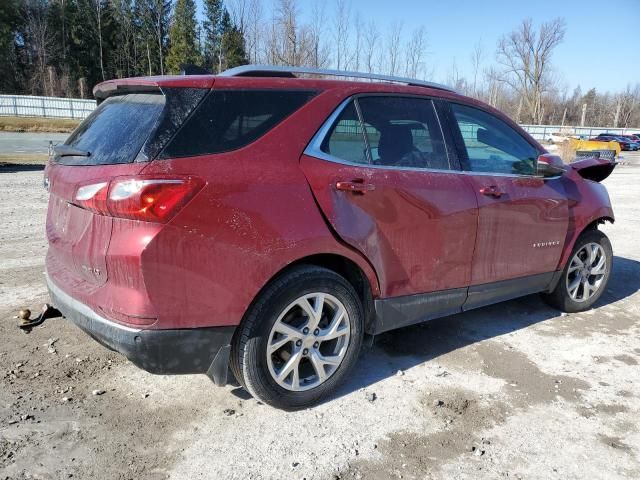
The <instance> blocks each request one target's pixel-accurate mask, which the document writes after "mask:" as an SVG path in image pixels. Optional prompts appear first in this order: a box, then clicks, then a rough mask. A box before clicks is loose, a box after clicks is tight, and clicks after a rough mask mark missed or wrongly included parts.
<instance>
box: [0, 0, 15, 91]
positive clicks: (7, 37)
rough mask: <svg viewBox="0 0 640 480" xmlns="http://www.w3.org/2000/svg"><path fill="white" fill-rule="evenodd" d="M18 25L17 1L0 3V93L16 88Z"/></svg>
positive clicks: (7, 0) (11, 0)
mask: <svg viewBox="0 0 640 480" xmlns="http://www.w3.org/2000/svg"><path fill="white" fill-rule="evenodd" d="M18 23H19V17H18V2H17V0H4V1H0V65H2V68H3V70H4V73H3V74H2V75H0V92H3V91H4V92H10V91H13V90H16V89H17V88H18V84H19V79H18V69H17V66H16V48H17V45H16V41H15V36H16V35H15V32H16V29H17V28H18Z"/></svg>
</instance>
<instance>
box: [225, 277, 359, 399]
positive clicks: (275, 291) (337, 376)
mask: <svg viewBox="0 0 640 480" xmlns="http://www.w3.org/2000/svg"><path fill="white" fill-rule="evenodd" d="M363 324H364V314H363V308H362V304H361V302H360V299H359V298H358V295H357V294H356V292H355V290H354V288H353V286H352V285H351V284H350V283H349V282H348V281H347V280H345V279H344V278H343V277H342V276H340V275H338V274H337V273H335V272H333V271H331V270H327V269H325V268H320V267H316V266H311V265H301V266H297V267H294V268H293V269H291V270H290V271H288V272H286V273H285V274H284V275H282V276H280V277H279V278H277V279H276V280H274V281H273V282H271V284H269V285H268V286H267V287H266V288H265V290H264V291H263V292H262V293H261V294H260V295H259V297H258V298H257V300H256V301H255V302H254V304H253V305H252V306H251V308H250V309H249V311H248V312H247V314H246V315H245V318H244V320H243V321H242V323H241V325H240V326H239V327H238V330H237V332H236V335H235V337H234V341H233V345H232V351H231V361H230V366H231V370H232V372H233V374H234V375H235V377H236V379H237V380H238V382H239V383H240V384H242V386H243V387H244V388H245V389H246V390H247V391H248V392H249V393H251V394H252V395H253V396H254V397H255V398H256V399H258V400H260V401H261V402H263V403H266V404H268V405H271V406H273V407H276V408H281V409H284V410H298V409H302V408H307V407H310V406H312V405H314V404H316V403H318V402H320V401H321V400H322V399H323V398H325V397H326V396H327V395H329V394H331V393H332V392H333V391H334V390H335V389H336V387H337V386H338V385H339V384H340V383H341V382H342V380H343V379H344V378H345V377H346V376H347V374H348V373H349V371H350V370H351V369H352V368H353V366H354V365H355V363H356V361H357V359H358V354H359V352H360V347H361V344H362V338H363Z"/></svg>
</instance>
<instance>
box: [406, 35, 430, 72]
mask: <svg viewBox="0 0 640 480" xmlns="http://www.w3.org/2000/svg"><path fill="white" fill-rule="evenodd" d="M426 48H427V31H426V29H425V28H424V27H423V26H421V27H418V28H416V29H415V30H414V31H413V34H412V35H411V39H410V40H409V41H408V42H407V45H406V47H405V56H406V66H405V75H406V76H407V77H410V78H418V77H419V76H420V70H421V68H422V64H423V61H424V55H425V50H426Z"/></svg>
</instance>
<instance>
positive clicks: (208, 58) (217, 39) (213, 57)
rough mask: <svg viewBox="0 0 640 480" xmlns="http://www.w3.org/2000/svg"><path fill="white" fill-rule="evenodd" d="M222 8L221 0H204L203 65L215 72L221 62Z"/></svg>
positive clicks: (219, 67)
mask: <svg viewBox="0 0 640 480" xmlns="http://www.w3.org/2000/svg"><path fill="white" fill-rule="evenodd" d="M223 10H224V7H223V4H222V0H204V21H203V22H202V29H203V34H204V65H205V67H207V68H209V69H211V71H215V72H218V71H220V69H221V64H222V57H221V55H220V51H221V48H222V19H223Z"/></svg>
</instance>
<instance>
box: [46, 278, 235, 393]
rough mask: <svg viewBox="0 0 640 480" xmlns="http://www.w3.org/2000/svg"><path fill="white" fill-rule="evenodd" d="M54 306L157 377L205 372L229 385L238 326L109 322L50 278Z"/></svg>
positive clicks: (103, 342) (95, 336) (90, 333)
mask: <svg viewBox="0 0 640 480" xmlns="http://www.w3.org/2000/svg"><path fill="white" fill-rule="evenodd" d="M47 286H48V288H49V295H50V297H51V300H52V302H53V305H54V306H55V307H56V308H57V309H58V310H60V312H62V314H63V315H64V317H66V318H68V319H69V320H71V321H72V322H73V323H75V324H76V325H77V326H78V327H80V328H81V329H82V330H84V331H85V332H86V333H88V334H89V335H90V336H91V337H93V338H94V339H95V340H97V341H98V342H99V343H101V344H102V345H104V346H105V347H107V348H109V349H111V350H114V351H116V352H119V353H121V354H122V355H124V356H125V357H127V358H128V359H129V360H130V361H131V362H133V363H134V364H135V365H136V366H138V367H140V368H142V369H143V370H146V371H147V372H150V373H155V374H161V375H165V374H193V373H205V374H207V375H208V376H209V377H210V378H211V379H212V380H213V381H214V383H215V384H216V385H226V383H227V372H228V365H229V355H230V352H231V339H232V337H233V333H234V331H235V327H207V328H193V329H170V330H148V329H147V330H145V329H137V328H131V327H127V326H124V325H120V324H118V323H116V322H113V321H111V320H108V319H106V318H104V317H102V316H100V315H98V314H97V313H96V312H95V311H93V310H92V309H91V308H89V307H88V306H87V305H85V304H83V303H81V302H79V301H77V300H75V299H74V298H73V297H71V296H70V295H68V294H67V293H65V292H64V291H62V290H61V289H60V288H59V287H58V286H57V285H56V284H55V283H53V281H52V280H51V279H50V278H49V277H48V276H47Z"/></svg>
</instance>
